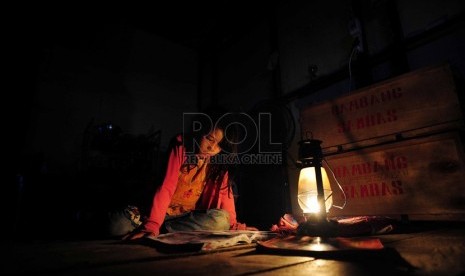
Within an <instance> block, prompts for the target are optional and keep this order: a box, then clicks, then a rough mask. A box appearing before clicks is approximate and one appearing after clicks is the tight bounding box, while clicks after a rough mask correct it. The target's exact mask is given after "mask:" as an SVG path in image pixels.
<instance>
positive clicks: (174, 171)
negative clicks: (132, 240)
mask: <svg viewBox="0 0 465 276" xmlns="http://www.w3.org/2000/svg"><path fill="white" fill-rule="evenodd" d="M177 140H178V142H180V143H179V144H180V145H176V146H175V147H174V148H173V149H172V150H171V152H170V156H169V159H168V166H167V169H166V174H165V178H164V180H163V183H162V185H161V187H160V189H159V190H158V191H157V192H156V193H155V195H154V197H153V203H152V209H151V211H150V216H149V218H148V219H147V221H146V222H145V224H144V230H145V231H147V232H151V233H154V234H155V235H158V234H159V232H160V226H161V225H162V224H163V221H164V219H165V216H166V211H167V209H168V206H169V204H170V202H171V198H172V197H173V194H174V192H175V191H176V187H177V184H178V178H179V173H180V169H181V166H182V164H183V163H184V161H185V160H186V156H185V148H184V146H183V145H181V141H182V138H181V136H178V137H177ZM213 208H218V209H224V210H226V211H227V212H228V213H229V221H230V226H231V228H233V227H237V220H236V207H235V204H234V197H233V193H232V191H231V188H228V174H227V173H226V174H225V176H224V178H223V181H222V183H221V188H220V187H218V185H215V183H206V185H205V187H204V190H203V192H202V195H201V196H200V198H199V200H198V201H197V204H196V209H198V210H207V209H213Z"/></svg>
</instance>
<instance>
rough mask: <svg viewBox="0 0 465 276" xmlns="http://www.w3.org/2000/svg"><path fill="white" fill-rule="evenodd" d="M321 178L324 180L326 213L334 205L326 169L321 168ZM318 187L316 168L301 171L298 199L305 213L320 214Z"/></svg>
mask: <svg viewBox="0 0 465 276" xmlns="http://www.w3.org/2000/svg"><path fill="white" fill-rule="evenodd" d="M321 176H322V180H323V189H324V199H325V207H326V212H328V211H329V209H330V208H331V206H332V205H333V199H332V196H331V195H332V191H331V185H330V182H329V178H328V175H327V174H326V171H325V169H324V168H323V167H322V168H321ZM317 194H318V192H317V186H316V176H315V167H306V168H303V169H302V170H301V171H300V174H299V186H298V192H297V199H298V201H299V206H300V208H302V210H303V211H304V213H318V212H320V206H319V204H318V200H317Z"/></svg>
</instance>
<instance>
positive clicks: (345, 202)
mask: <svg viewBox="0 0 465 276" xmlns="http://www.w3.org/2000/svg"><path fill="white" fill-rule="evenodd" d="M323 162H325V164H326V166H327V167H328V169H329V171H330V172H331V174H332V175H333V178H334V180H336V184H337V186H338V187H339V190H341V192H342V194H343V195H344V204H343V205H342V206H338V205H335V204H333V207H336V208H338V209H344V207H346V204H347V196H346V193H345V192H344V189H342V186H341V184H340V183H339V181H337V178H336V175H335V174H334V172H333V169H332V168H331V166H330V165H329V163H328V161H326V159H324V158H323ZM331 196H332V193H331ZM328 198H329V196H328ZM325 201H326V199H325Z"/></svg>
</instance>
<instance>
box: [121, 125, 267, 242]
mask: <svg viewBox="0 0 465 276" xmlns="http://www.w3.org/2000/svg"><path fill="white" fill-rule="evenodd" d="M208 118H211V117H208ZM219 118H220V120H216V121H214V120H212V121H211V122H213V124H214V127H213V128H207V127H203V128H201V130H199V131H196V132H195V133H194V134H190V135H187V134H186V135H178V136H177V137H176V138H175V143H174V146H173V147H172V149H171V152H170V155H169V160H168V166H167V170H166V175H165V178H164V180H163V183H162V185H161V187H160V188H159V189H158V190H157V191H156V193H155V195H154V198H153V203H152V208H151V211H150V216H149V218H148V219H147V220H146V221H145V222H144V223H143V225H142V226H141V227H139V228H137V229H136V230H135V231H133V232H132V233H130V234H128V235H126V236H125V237H123V239H126V240H132V239H138V238H142V237H145V236H147V235H152V236H157V235H159V234H160V232H162V233H163V232H166V231H167V232H175V231H189V230H258V229H256V228H254V227H247V226H246V225H245V224H243V223H239V222H238V221H237V220H236V210H235V202H234V195H233V191H232V187H231V184H230V183H231V181H229V180H228V179H229V177H230V176H229V173H230V172H229V166H228V165H229V164H227V162H224V161H225V160H226V161H227V160H228V159H227V158H222V159H221V160H223V162H214V161H213V160H214V159H213V158H214V157H215V156H217V155H218V154H223V155H231V154H235V153H236V151H237V150H236V148H235V145H236V144H235V143H234V136H235V135H234V134H235V133H234V132H233V128H232V127H230V126H231V124H228V123H226V120H223V119H224V118H225V117H224V116H223V117H219ZM229 160H230V159H229Z"/></svg>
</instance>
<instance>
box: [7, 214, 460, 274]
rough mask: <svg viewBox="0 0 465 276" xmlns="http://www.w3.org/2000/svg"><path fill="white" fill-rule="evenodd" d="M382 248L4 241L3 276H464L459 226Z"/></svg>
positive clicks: (389, 238)
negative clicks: (313, 250)
mask: <svg viewBox="0 0 465 276" xmlns="http://www.w3.org/2000/svg"><path fill="white" fill-rule="evenodd" d="M378 237H379V238H380V239H381V241H382V242H383V245H384V246H385V250H382V251H380V252H370V253H368V254H367V253H366V252H365V253H363V254H350V255H344V256H331V255H329V256H325V257H321V256H320V257H315V256H311V255H307V256H293V255H290V254H282V255H280V254H276V253H273V254H270V253H269V252H262V251H260V250H257V247H255V245H254V244H253V245H244V246H237V247H234V248H229V249H225V250H219V251H216V252H209V253H203V252H201V253H199V252H185V253H162V252H160V251H159V250H157V249H156V248H154V247H153V246H152V245H148V244H142V243H127V242H121V241H117V240H86V241H33V242H4V246H2V251H3V252H2V256H5V257H3V258H2V266H1V269H0V274H1V275H5V274H6V275H8V274H12V275H14V274H27V275H29V274H43V275H105V274H111V275H152V276H153V275H394V274H395V275H398V274H401V275H405V274H408V275H463V274H464V273H465V261H464V260H465V224H464V223H463V222H461V223H453V224H451V223H447V224H440V225H435V226H434V227H428V226H425V225H420V226H419V227H417V228H415V229H414V230H413V231H405V232H403V233H397V234H390V235H382V236H378Z"/></svg>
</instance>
